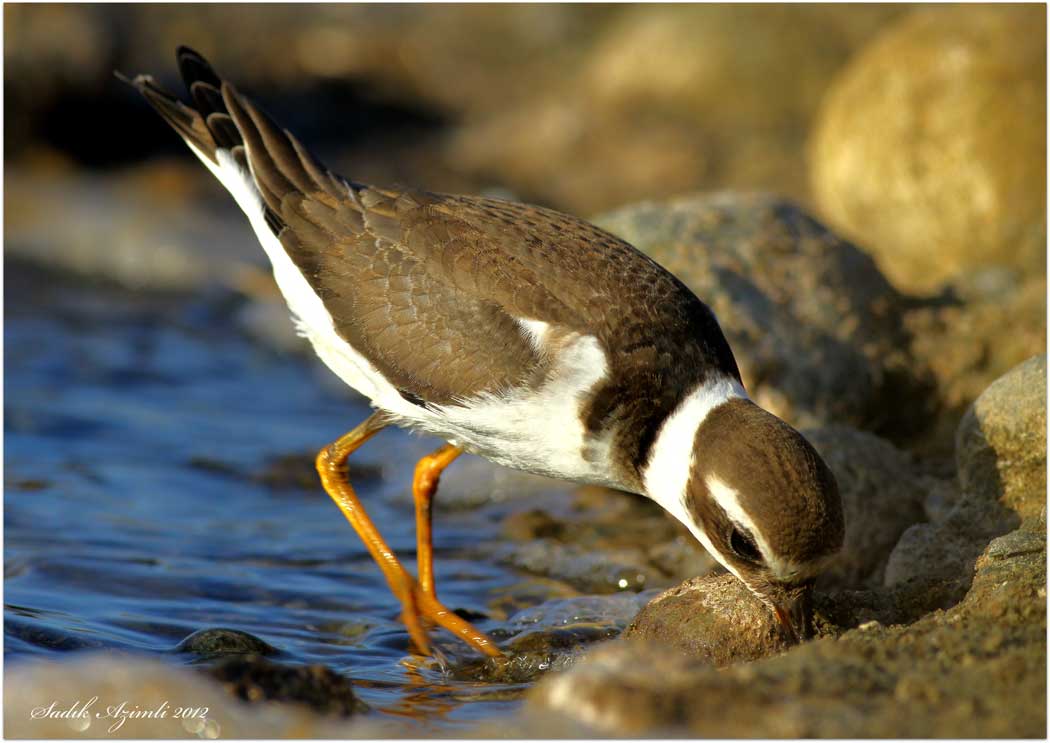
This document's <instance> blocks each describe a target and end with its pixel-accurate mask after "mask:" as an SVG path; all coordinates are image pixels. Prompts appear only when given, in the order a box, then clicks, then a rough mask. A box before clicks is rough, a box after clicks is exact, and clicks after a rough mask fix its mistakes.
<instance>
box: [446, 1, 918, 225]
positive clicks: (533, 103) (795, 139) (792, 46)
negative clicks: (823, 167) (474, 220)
mask: <svg viewBox="0 0 1050 743" xmlns="http://www.w3.org/2000/svg"><path fill="white" fill-rule="evenodd" d="M619 7H620V8H621V9H622V11H621V12H620V13H617V14H616V15H614V16H611V17H610V19H609V21H608V22H607V23H606V24H604V26H593V27H592V30H593V33H592V36H591V39H592V41H591V43H590V44H589V45H588V46H587V47H584V48H582V49H580V50H579V52H578V54H577V55H575V57H574V58H573V59H572V60H571V61H568V63H563V64H561V65H559V66H558V67H557V68H555V69H553V70H551V71H550V72H551V73H552V74H549V75H548V76H546V77H538V76H537V74H536V72H534V71H533V72H531V74H529V75H528V77H529V78H530V79H531V80H533V81H536V82H537V83H540V84H535V83H534V84H533V85H530V86H528V87H527V88H525V90H527V91H528V92H527V93H525V94H522V95H520V96H518V97H517V98H516V99H515V100H514V105H504V106H502V107H501V108H499V109H496V108H492V107H488V108H487V109H486V110H485V111H484V112H480V113H481V114H483V115H474V116H470V117H468V118H467V120H466V121H465V123H464V125H463V126H462V128H460V129H459V130H458V131H457V132H455V134H454V137H453V139H452V144H451V147H450V159H451V160H453V161H454V162H456V163H458V164H459V165H460V167H465V168H467V169H469V171H470V172H473V173H478V174H483V175H485V176H488V177H491V175H492V174H495V175H496V176H498V178H499V179H500V181H502V182H503V183H505V184H506V185H508V186H509V187H510V188H512V189H513V190H514V191H516V192H518V193H520V194H522V195H524V196H525V197H527V198H529V199H531V200H537V201H539V202H540V203H544V204H548V205H552V206H556V207H558V208H562V209H566V210H568V211H571V212H573V213H576V214H588V213H593V212H595V211H598V210H603V209H610V208H614V207H617V206H620V205H622V204H629V203H631V202H634V201H637V200H639V199H645V198H650V199H652V198H657V199H658V198H667V197H670V196H672V195H675V194H679V193H685V192H689V191H694V190H697V189H701V188H726V187H731V188H766V189H771V190H776V191H777V192H779V193H784V194H787V195H790V196H792V197H795V198H799V199H802V198H805V197H806V196H807V195H808V194H807V184H806V183H805V162H804V151H805V147H804V144H805V137H806V135H807V132H808V130H809V123H810V121H811V119H812V117H813V114H814V112H815V111H816V109H817V107H818V105H819V103H820V99H821V95H822V93H823V91H824V89H825V88H826V86H827V85H828V84H829V83H830V81H831V80H832V79H833V76H834V75H835V73H836V72H837V70H838V68H839V67H840V66H841V65H842V64H843V63H844V62H845V61H846V60H847V59H848V58H849V56H850V55H851V54H853V53H854V52H855V51H856V50H857V49H858V48H860V46H861V44H862V43H863V42H864V41H865V40H866V39H868V38H869V37H871V36H872V35H874V34H875V33H876V32H877V30H878V29H879V28H881V27H882V26H883V25H884V24H885V23H886V22H887V21H888V20H889V19H890V18H892V17H894V16H896V15H898V14H899V10H897V9H894V8H888V7H875V6H866V7H864V8H863V9H861V8H856V7H852V8H850V9H849V10H845V9H843V8H836V7H834V6H827V5H825V6H802V5H791V6H768V5H767V6H719V5H691V6H688V5H676V6H663V7H661V6H644V7H643V6H637V7H634V6H619ZM784 28H791V29H792V33H790V34H785V33H784V32H783V30H784ZM741 49H748V50H749V53H748V54H740V50H741ZM784 59H790V60H791V63H790V64H782V63H781V60H784ZM552 163H556V164H557V177H552V169H551V164H552Z"/></svg>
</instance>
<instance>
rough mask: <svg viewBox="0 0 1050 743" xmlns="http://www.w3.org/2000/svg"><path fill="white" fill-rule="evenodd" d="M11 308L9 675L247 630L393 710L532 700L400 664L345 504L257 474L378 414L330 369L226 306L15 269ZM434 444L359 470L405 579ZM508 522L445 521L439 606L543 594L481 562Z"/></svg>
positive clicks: (388, 617)
mask: <svg viewBox="0 0 1050 743" xmlns="http://www.w3.org/2000/svg"><path fill="white" fill-rule="evenodd" d="M6 292H7V294H6V322H5V339H4V344H5V356H6V365H5V403H6V409H5V414H6V415H5V421H6V429H5V492H6V497H5V500H4V516H5V551H4V569H5V581H6V582H5V585H6V593H5V598H6V606H5V615H4V619H5V622H4V630H5V636H6V644H5V652H6V658H7V661H8V662H11V663H17V662H20V661H21V660H23V659H26V658H31V657H40V656H60V655H65V654H68V653H70V652H71V651H77V650H81V649H85V648H106V649H111V650H116V651H131V652H139V653H141V652H145V653H151V654H163V653H171V652H172V649H173V648H174V646H175V645H176V644H177V643H178V642H179V641H180V640H182V639H183V638H184V637H186V636H187V635H189V634H190V633H192V632H194V631H196V630H200V629H203V628H209V627H232V628H236V629H240V630H244V631H247V632H250V633H252V634H254V635H257V636H259V637H261V638H263V639H265V640H266V641H267V642H269V643H271V644H272V645H274V646H276V647H277V648H279V649H280V650H281V651H282V654H283V655H282V656H281V658H280V660H282V661H285V662H303V663H306V662H311V663H312V662H318V663H323V664H325V665H327V666H329V667H330V668H332V669H333V670H335V671H337V672H340V673H344V674H346V675H347V676H350V677H352V678H353V679H354V681H355V685H356V686H357V688H358V690H359V692H360V696H361V697H362V698H363V699H364V700H365V701H366V702H367V703H369V704H370V705H372V706H373V707H374V708H377V709H379V710H382V711H385V712H387V713H389V714H397V715H401V714H404V715H410V716H415V717H427V718H429V719H431V720H434V719H438V720H445V721H446V722H447V724H451V725H455V724H457V723H459V722H462V721H467V720H472V719H476V718H478V717H482V716H492V715H498V714H501V713H503V712H505V711H507V710H508V709H510V708H511V707H512V706H513V705H514V704H516V701H515V697H516V696H517V694H516V692H518V691H519V690H520V688H521V687H520V686H517V685H514V684H505V685H500V684H488V683H483V682H480V681H478V682H471V681H449V680H448V678H446V677H444V676H442V675H441V674H440V672H439V671H437V670H435V669H433V668H423V669H421V670H409V669H407V668H406V667H405V666H404V665H402V664H401V663H400V661H401V660H403V659H404V658H406V655H407V647H408V645H407V634H406V633H405V631H404V628H403V626H402V625H401V624H400V622H399V621H398V620H397V616H398V613H399V605H398V604H397V602H396V600H395V599H394V598H393V597H392V596H391V594H390V592H389V591H388V590H387V587H386V585H385V583H384V582H383V579H382V577H381V575H380V573H379V571H378V570H377V569H376V568H375V566H374V565H373V563H372V561H371V560H370V558H369V556H368V554H367V553H366V551H365V549H364V547H363V546H362V544H361V542H360V541H359V540H358V539H357V537H356V535H355V534H354V532H353V530H352V529H351V528H350V526H349V525H348V524H347V523H346V522H345V520H344V519H343V518H342V516H341V515H340V514H339V513H338V511H337V509H336V508H335V507H334V505H333V504H332V503H331V501H330V500H329V499H328V498H327V497H326V496H325V495H324V493H323V492H322V491H321V489H320V488H319V487H318V486H316V485H313V484H309V483H310V480H309V474H306V475H304V477H305V478H306V480H305V482H306V483H308V484H304V485H292V486H287V485H286V486H283V487H274V486H272V485H268V484H266V482H264V481H263V480H262V479H261V478H260V477H259V476H258V475H259V474H260V473H262V472H265V471H267V469H268V468H269V467H270V466H271V464H272V463H273V462H274V461H275V460H277V459H279V458H281V457H283V456H286V455H289V454H302V455H304V456H303V457H301V458H300V459H301V460H302V461H304V462H305V461H306V458H305V455H306V454H307V453H309V452H312V451H314V450H316V449H317V448H318V447H320V446H322V445H324V444H325V443H327V442H328V441H330V440H332V439H334V438H335V437H337V436H338V435H340V434H341V433H343V432H345V431H346V430H347V429H349V428H350V427H352V426H353V425H355V424H356V423H357V422H359V421H360V420H361V419H363V418H364V417H365V416H366V415H367V414H368V410H367V407H366V406H365V405H364V403H363V402H362V401H361V400H360V399H359V398H356V397H353V396H352V395H351V394H350V393H348V392H347V393H344V392H343V390H341V389H340V388H339V386H338V385H337V384H334V383H333V382H332V380H334V377H331V378H329V379H326V376H328V377H330V375H329V373H328V372H327V371H326V370H324V369H322V368H320V367H319V366H318V365H316V364H315V363H314V362H312V361H311V360H308V359H301V358H295V357H289V356H283V355H278V354H276V353H274V352H272V351H269V350H267V349H266V348H265V347H263V346H262V345H261V344H259V343H256V342H253V341H252V340H250V339H248V338H246V337H244V336H243V335H242V334H240V333H238V332H236V329H235V327H234V325H233V322H232V320H230V317H231V313H230V312H229V310H228V308H224V307H223V302H222V301H217V300H216V298H215V297H214V296H212V297H199V298H191V299H189V300H187V299H185V298H182V299H178V298H168V299H164V298H158V297H146V296H141V295H135V294H129V293H124V292H117V291H114V290H112V289H102V288H97V287H96V288H90V287H84V286H80V285H75V284H70V283H67V282H64V281H56V280H54V279H52V278H49V277H46V276H40V275H37V274H35V273H33V272H29V271H26V270H25V269H22V270H19V269H18V268H17V267H15V268H10V267H9V270H8V272H7V279H6ZM436 443H437V442H434V441H431V440H426V439H421V438H417V437H413V436H410V435H408V434H406V433H404V432H401V431H397V430H391V431H385V432H383V433H382V434H380V436H379V437H378V438H377V440H376V441H375V442H373V443H370V444H369V445H368V446H367V447H366V448H365V449H363V450H362V452H360V453H359V455H358V457H357V458H355V459H356V460H357V464H358V468H359V470H360V474H359V476H358V477H356V478H355V479H354V482H355V485H356V486H357V489H358V492H359V493H360V494H361V496H362V498H363V499H364V500H365V502H366V504H367V506H368V508H369V510H370V512H371V513H372V515H373V517H374V518H375V520H376V521H377V523H378V524H379V525H380V527H381V529H382V530H383V532H384V534H385V536H386V537H387V539H388V540H389V541H390V542H391V544H392V546H393V547H394V549H395V551H398V552H399V553H401V554H402V555H403V556H404V557H405V558H406V559H407V560H408V562H409V563H410V567H411V558H412V556H413V554H414V547H415V544H414V527H413V518H412V511H411V500H410V497H409V496H408V486H409V482H410V478H411V470H412V464H413V463H414V461H415V459H416V458H417V457H418V456H420V455H422V454H424V453H426V452H427V451H428V450H429V449H430V448H432V447H433V446H434V445H435V444H436ZM307 469H308V468H307ZM377 471H378V472H377ZM439 505H440V503H439ZM503 515H505V512H504V511H503V510H501V507H499V506H498V505H497V506H491V505H490V506H486V507H485V508H482V509H476V508H474V509H471V508H463V507H460V508H453V509H448V508H446V509H445V510H444V511H442V510H440V508H439V513H438V518H437V521H436V527H435V528H436V543H437V561H438V562H437V568H438V585H439V587H440V590H441V595H442V599H443V600H444V601H445V603H447V604H448V605H449V606H451V607H453V608H464V609H467V610H469V611H471V612H475V613H476V616H477V617H478V618H477V619H476V622H477V623H478V624H479V625H480V626H481V628H482V629H486V628H488V629H490V630H491V629H494V628H496V625H497V624H498V623H499V621H501V620H505V618H506V615H507V614H511V613H513V610H512V609H507V608H506V607H507V606H510V605H512V604H513V596H512V595H511V594H510V593H508V588H507V587H508V586H517V587H518V590H520V591H523V592H524V594H527V595H529V596H530V598H531V599H532V600H533V601H539V600H542V599H544V598H547V596H545V595H544V590H545V589H544V588H543V587H542V584H530V583H529V580H528V578H527V577H526V576H522V575H517V574H514V572H513V571H511V570H509V569H508V568H505V567H501V566H500V565H498V564H496V563H495V561H494V560H492V559H488V558H487V557H485V553H484V551H482V550H480V548H479V545H480V544H481V543H483V542H485V541H486V540H493V539H495V538H497V537H498V531H499V522H500V519H501V517H502V516H503ZM537 585H539V587H537ZM511 593H512V592H511ZM501 602H502V605H503V606H504V610H503V611H502V616H501V610H500V609H499V608H498V607H499V606H500V605H501ZM493 607H496V608H495V609H493ZM473 617H474V615H472V618H473ZM526 621H527V619H526ZM496 629H498V628H496ZM436 639H437V640H438V641H439V644H440V645H441V646H442V647H443V648H445V649H446V651H447V652H448V653H450V654H452V655H455V654H457V653H458V654H460V656H462V655H463V654H465V653H466V654H469V651H465V650H464V649H462V648H460V647H459V646H458V644H457V643H456V641H454V640H452V639H451V638H449V637H448V636H447V635H445V636H443V637H442V636H436ZM171 658H172V661H173V662H177V663H189V662H192V661H193V659H192V658H187V657H185V656H180V655H174V654H172V656H171ZM465 700H472V701H473V702H474V703H473V704H469V705H465V704H463V702H464V701H465Z"/></svg>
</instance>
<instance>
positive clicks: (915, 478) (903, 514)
mask: <svg viewBox="0 0 1050 743" xmlns="http://www.w3.org/2000/svg"><path fill="white" fill-rule="evenodd" d="M803 433H804V435H805V436H806V438H807V439H809V441H810V443H811V444H813V446H814V448H815V449H816V450H817V451H818V452H819V453H820V455H821V456H822V457H823V458H824V461H825V462H827V464H828V466H829V467H830V468H831V471H832V472H834V473H835V479H836V480H837V481H838V485H839V493H840V495H841V496H842V509H843V514H844V516H845V519H846V538H845V542H844V544H843V547H842V552H840V553H839V555H838V557H837V558H835V561H834V562H833V563H831V565H830V566H829V567H828V569H827V571H826V572H825V573H824V574H823V575H822V576H821V577H820V578H819V582H818V585H820V586H822V587H830V586H836V587H840V588H860V587H861V586H864V585H869V584H871V585H881V584H882V573H883V570H884V569H885V565H886V560H887V559H888V558H889V555H890V552H891V551H892V550H893V548H894V546H895V545H896V544H897V541H898V539H899V538H900V536H901V534H902V533H903V532H904V530H905V529H907V528H908V527H910V526H911V525H912V524H915V523H917V522H919V521H924V520H925V518H926V514H925V510H924V508H923V502H924V500H925V497H926V492H927V489H928V487H929V478H925V477H923V476H921V475H920V474H919V473H918V472H917V471H916V468H915V466H914V464H913V461H912V458H911V457H910V456H909V455H908V454H905V453H904V452H902V451H900V450H898V449H897V448H896V447H894V446H893V445H892V444H891V443H889V442H888V441H884V440H883V439H880V438H879V437H878V436H874V435H872V434H870V433H864V432H863V431H857V430H854V429H852V428H848V427H846V426H827V427H824V428H817V429H810V430H806V431H803Z"/></svg>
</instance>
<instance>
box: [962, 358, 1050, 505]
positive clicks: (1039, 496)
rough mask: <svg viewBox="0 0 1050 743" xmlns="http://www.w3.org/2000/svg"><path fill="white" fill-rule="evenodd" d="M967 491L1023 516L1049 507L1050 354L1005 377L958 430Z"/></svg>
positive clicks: (966, 417) (997, 381) (1000, 379)
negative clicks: (1049, 394) (1049, 397)
mask: <svg viewBox="0 0 1050 743" xmlns="http://www.w3.org/2000/svg"><path fill="white" fill-rule="evenodd" d="M955 455H956V461H957V464H958V468H959V481H960V483H961V485H962V488H963V491H964V492H968V493H972V494H973V496H974V497H979V498H983V499H985V500H994V501H998V502H999V503H1001V504H1002V505H1004V506H1006V507H1007V508H1009V509H1011V510H1013V511H1016V512H1017V513H1018V514H1019V515H1020V516H1021V517H1022V518H1025V517H1029V516H1035V515H1037V514H1039V513H1040V512H1041V511H1042V510H1043V509H1045V508H1046V356H1045V355H1042V356H1034V357H1032V358H1031V359H1029V360H1028V361H1026V362H1024V363H1023V364H1021V365H1020V366H1018V367H1016V368H1015V369H1013V370H1012V371H1010V372H1009V373H1008V374H1006V375H1005V376H1003V377H1000V378H999V379H997V380H996V381H995V382H993V383H992V385H991V386H990V387H989V388H988V389H987V390H985V391H984V393H983V394H982V395H981V396H980V397H978V398H977V401H976V402H974V404H973V406H972V407H971V408H970V409H969V411H967V413H966V415H965V417H964V418H963V420H962V423H961V424H959V431H958V434H957V435H956V450H955Z"/></svg>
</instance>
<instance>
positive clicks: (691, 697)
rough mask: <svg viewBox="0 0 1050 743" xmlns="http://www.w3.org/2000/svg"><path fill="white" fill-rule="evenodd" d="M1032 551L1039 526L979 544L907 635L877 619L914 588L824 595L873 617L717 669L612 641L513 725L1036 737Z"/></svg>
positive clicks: (1040, 655) (1041, 687)
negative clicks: (971, 571)
mask: <svg viewBox="0 0 1050 743" xmlns="http://www.w3.org/2000/svg"><path fill="white" fill-rule="evenodd" d="M1025 532H1028V533H1027V534H1026V533H1025ZM1045 549H1046V542H1045V518H1041V519H1040V518H1037V519H1031V520H1029V521H1026V522H1025V526H1024V528H1022V529H1021V530H1020V531H1019V532H1014V533H1013V534H1011V535H1008V536H1006V537H1003V538H1002V539H999V540H996V541H993V542H992V543H991V544H990V545H988V547H987V550H986V551H985V552H984V554H983V556H982V557H981V559H980V560H979V561H978V563H977V565H978V567H977V574H976V577H975V579H974V582H973V586H972V587H971V588H970V589H969V591H968V592H967V593H966V596H965V598H964V599H963V600H962V601H961V602H960V603H958V605H956V606H954V607H952V608H950V609H947V610H939V611H929V610H927V611H928V613H925V615H924V616H922V617H921V618H917V621H915V619H916V618H914V617H913V618H912V622H913V623H911V624H909V625H908V626H888V624H889V622H891V621H892V620H891V619H890V617H889V615H888V610H889V609H890V607H891V605H892V604H894V603H896V604H897V605H898V606H899V607H902V608H903V607H905V606H906V604H907V602H908V601H912V600H915V598H916V597H917V595H918V594H919V593H921V590H913V589H915V586H910V585H909V586H906V587H903V588H901V589H894V591H892V592H884V593H882V594H881V596H880V595H879V594H877V593H875V592H872V591H867V592H844V593H841V594H839V597H833V596H824V597H823V599H822V600H823V601H824V606H825V607H828V606H829V604H828V601H830V602H831V608H835V607H834V605H835V604H842V605H843V607H842V608H847V609H849V610H850V611H857V609H858V608H860V607H861V606H862V605H863V604H865V603H867V604H868V605H869V607H870V610H873V611H874V613H876V614H880V615H881V616H882V619H878V618H872V619H868V620H865V621H864V622H863V623H862V624H860V625H859V626H857V627H856V628H855V629H850V630H849V631H846V632H844V633H843V634H841V635H840V636H838V637H837V638H835V639H832V638H830V637H828V638H822V639H818V640H815V641H812V642H808V643H804V644H802V645H799V646H796V647H793V648H791V649H790V650H788V651H787V652H785V653H782V654H779V655H776V656H773V657H768V658H764V659H762V660H757V661H753V662H749V663H739V664H736V665H731V666H729V667H727V668H722V669H716V668H714V667H711V666H707V665H704V664H698V663H696V662H694V661H693V660H692V659H690V658H689V657H688V656H685V655H683V654H681V653H680V652H678V651H676V650H675V649H672V648H668V647H666V646H664V645H662V644H657V643H653V642H640V641H637V640H634V641H621V640H617V641H613V642H611V643H608V644H606V645H605V646H603V647H601V648H598V649H596V650H595V651H594V652H592V653H590V654H589V655H588V656H587V657H585V658H584V659H582V660H581V661H580V662H578V663H577V664H575V665H574V666H573V667H572V668H570V669H569V670H568V671H567V672H564V673H558V674H552V675H550V676H548V677H546V678H544V679H543V680H542V681H541V682H540V683H539V684H538V685H537V686H536V687H535V688H534V689H533V690H532V691H531V692H530V693H529V695H528V697H527V707H526V712H525V714H526V715H545V714H554V715H558V716H560V717H563V718H568V719H569V720H571V721H572V722H573V723H574V724H576V725H581V724H582V725H588V726H591V727H593V728H596V729H598V730H600V731H603V732H604V733H605V734H607V735H613V734H616V735H634V736H640V737H647V736H653V735H662V736H665V737H666V736H671V737H673V736H693V737H697V736H699V737H707V736H711V737H857V736H862V737H863V736H878V737H916V736H919V737H953V736H964V737H996V736H1003V737H1041V736H1042V735H1044V734H1045V730H1046V706H1045V703H1044V700H1045V695H1046V643H1045V633H1046V587H1045V580H1046V565H1045V555H1046V552H1045ZM909 592H911V595H910V596H909V597H904V596H901V595H899V594H902V593H909ZM880 604H881V606H880ZM820 609H821V607H820V606H819V605H818V611H819V610H820ZM567 729H568V728H567Z"/></svg>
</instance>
